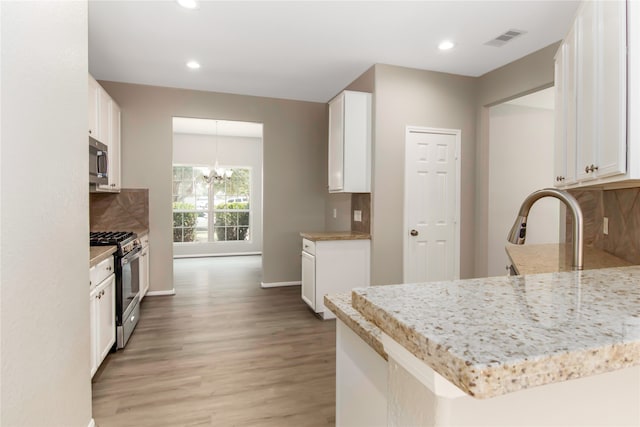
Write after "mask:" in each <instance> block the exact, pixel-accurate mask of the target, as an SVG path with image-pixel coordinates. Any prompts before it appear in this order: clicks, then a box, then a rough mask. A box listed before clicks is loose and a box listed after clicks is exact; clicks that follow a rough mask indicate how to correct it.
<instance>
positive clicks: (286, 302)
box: [93, 256, 335, 427]
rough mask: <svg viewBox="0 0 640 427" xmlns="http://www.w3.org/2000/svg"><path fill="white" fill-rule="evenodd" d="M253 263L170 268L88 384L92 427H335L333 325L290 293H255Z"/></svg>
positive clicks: (188, 263)
mask: <svg viewBox="0 0 640 427" xmlns="http://www.w3.org/2000/svg"><path fill="white" fill-rule="evenodd" d="M260 262H261V260H260V257H258V256H250V257H226V258H195V259H180V260H176V261H175V264H174V265H175V267H174V283H175V288H176V295H175V296H172V297H148V298H145V299H144V301H143V303H142V312H141V319H140V323H139V324H138V326H137V328H136V330H135V332H134V334H133V336H132V337H131V339H130V341H129V343H128V345H127V347H126V348H125V349H124V350H120V351H118V352H117V353H112V354H110V355H108V356H107V358H106V360H105V361H104V363H103V364H102V366H101V367H100V370H99V371H98V372H97V373H96V375H95V376H94V379H93V418H94V419H95V421H96V424H97V425H98V426H99V427H116V426H118V427H120V426H137V427H144V426H154V427H155V426H327V425H334V424H335V415H334V414H335V322H334V321H321V320H318V319H317V318H316V317H315V316H314V315H313V314H312V313H311V312H310V311H309V310H308V309H307V307H306V305H305V304H304V302H303V301H302V300H301V299H300V288H299V287H298V286H292V287H286V288H272V289H261V288H260V280H261V266H260Z"/></svg>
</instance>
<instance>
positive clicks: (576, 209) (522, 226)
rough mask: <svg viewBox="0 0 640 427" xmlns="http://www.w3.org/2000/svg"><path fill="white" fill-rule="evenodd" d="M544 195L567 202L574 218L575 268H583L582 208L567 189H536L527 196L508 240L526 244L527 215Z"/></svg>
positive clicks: (566, 204)
mask: <svg viewBox="0 0 640 427" xmlns="http://www.w3.org/2000/svg"><path fill="white" fill-rule="evenodd" d="M543 197H554V198H556V199H558V200H560V201H561V202H562V203H564V204H565V206H566V207H567V209H569V212H571V217H572V220H573V269H574V270H582V267H583V264H582V260H583V238H584V236H583V219H582V209H580V205H579V204H578V201H577V200H576V198H575V197H573V196H572V195H571V194H569V193H567V192H566V191H562V190H557V189H555V188H544V189H542V190H538V191H535V192H533V193H531V194H530V195H529V196H527V198H526V199H524V201H523V202H522V206H520V212H518V218H516V222H515V223H514V224H513V227H511V231H510V232H509V235H508V236H507V240H508V241H509V242H511V243H513V244H515V245H524V242H525V240H526V237H527V217H528V216H529V211H530V210H531V207H532V206H533V204H534V203H535V202H537V201H538V200H540V199H542V198H543Z"/></svg>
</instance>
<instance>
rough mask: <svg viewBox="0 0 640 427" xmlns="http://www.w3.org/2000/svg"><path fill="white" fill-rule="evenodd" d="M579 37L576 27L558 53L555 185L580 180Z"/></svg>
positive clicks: (556, 65)
mask: <svg viewBox="0 0 640 427" xmlns="http://www.w3.org/2000/svg"><path fill="white" fill-rule="evenodd" d="M575 64H576V38H575V31H574V30H573V28H572V29H571V31H570V32H569V34H568V35H567V37H566V38H565V39H564V41H563V42H562V44H561V45H560V48H559V49H558V52H557V54H556V57H555V80H556V81H555V123H556V126H555V166H554V172H555V175H556V176H555V185H556V186H557V187H562V186H565V185H568V184H573V183H575V182H576V126H575V124H576V87H575V84H576V82H575V79H573V78H568V76H573V75H574V73H575Z"/></svg>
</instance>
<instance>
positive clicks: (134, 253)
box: [121, 246, 142, 265]
mask: <svg viewBox="0 0 640 427" xmlns="http://www.w3.org/2000/svg"><path fill="white" fill-rule="evenodd" d="M140 252H142V248H141V247H140V246H136V247H135V249H132V250H131V251H130V252H129V253H128V254H127V255H125V256H124V257H123V258H122V261H121V262H122V265H125V264H129V263H130V262H131V261H134V260H136V259H137V258H140Z"/></svg>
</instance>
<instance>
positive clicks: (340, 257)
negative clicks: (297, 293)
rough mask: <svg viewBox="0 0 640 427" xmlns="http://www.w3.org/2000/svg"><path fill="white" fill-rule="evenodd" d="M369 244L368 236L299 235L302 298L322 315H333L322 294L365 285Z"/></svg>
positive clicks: (323, 316)
mask: <svg viewBox="0 0 640 427" xmlns="http://www.w3.org/2000/svg"><path fill="white" fill-rule="evenodd" d="M370 246H371V242H370V241H369V240H368V239H359V240H319V241H315V242H314V241H311V240H308V239H303V240H302V300H303V301H304V302H305V303H307V305H309V307H311V309H312V310H313V311H314V312H316V313H318V314H320V316H322V318H323V319H333V318H335V316H334V315H333V313H331V311H329V310H327V309H326V308H325V306H324V296H325V295H326V294H332V293H338V292H348V291H350V290H351V289H353V288H358V287H365V286H369V284H370V280H369V274H370V273H369V265H370V250H371V248H370Z"/></svg>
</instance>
